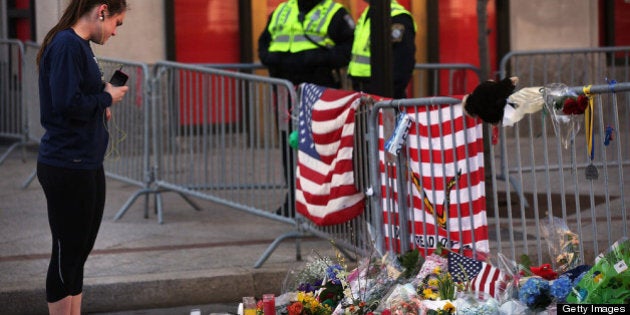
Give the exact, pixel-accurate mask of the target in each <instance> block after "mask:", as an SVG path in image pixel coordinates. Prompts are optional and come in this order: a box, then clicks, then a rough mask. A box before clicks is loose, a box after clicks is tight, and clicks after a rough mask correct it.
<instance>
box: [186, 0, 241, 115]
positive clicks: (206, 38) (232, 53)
mask: <svg viewBox="0 0 630 315" xmlns="http://www.w3.org/2000/svg"><path fill="white" fill-rule="evenodd" d="M174 9H175V59H176V61H178V62H184V63H197V64H207V63H239V62H240V46H239V45H240V43H239V29H238V27H239V23H238V1H225V0H177V1H174ZM179 79H180V97H179V100H180V104H179V108H180V119H179V120H180V124H182V125H204V124H217V123H234V122H236V121H238V120H240V117H241V115H240V112H241V110H240V109H239V104H240V102H238V101H237V100H236V98H235V95H238V94H237V91H236V85H235V81H234V80H231V79H225V78H222V77H219V76H199V75H195V74H190V73H182V74H181V75H180V77H179Z"/></svg>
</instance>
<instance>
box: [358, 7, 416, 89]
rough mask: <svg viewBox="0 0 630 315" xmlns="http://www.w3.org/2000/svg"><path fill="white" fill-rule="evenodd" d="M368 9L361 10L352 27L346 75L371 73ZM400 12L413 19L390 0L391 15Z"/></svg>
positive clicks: (402, 8)
mask: <svg viewBox="0 0 630 315" xmlns="http://www.w3.org/2000/svg"><path fill="white" fill-rule="evenodd" d="M368 11H369V10H368V9H366V10H365V11H363V14H361V17H359V21H358V22H357V26H356V28H355V29H354V43H353V44H352V60H350V64H348V75H350V76H353V77H369V76H370V75H371V74H372V68H371V66H370V56H371V51H370V19H368V18H367V13H368ZM400 14H408V15H409V16H411V18H412V20H413V16H412V15H411V12H409V11H407V9H405V7H403V6H402V5H400V4H399V3H398V2H396V1H395V0H392V7H391V16H392V17H394V16H397V15H400ZM413 24H414V28H415V30H416V31H417V29H418V27H417V25H416V22H415V21H414V23H413Z"/></svg>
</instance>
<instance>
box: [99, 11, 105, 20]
mask: <svg viewBox="0 0 630 315" xmlns="http://www.w3.org/2000/svg"><path fill="white" fill-rule="evenodd" d="M100 19H101V21H105V12H101V17H100Z"/></svg>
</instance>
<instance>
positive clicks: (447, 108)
mask: <svg viewBox="0 0 630 315" xmlns="http://www.w3.org/2000/svg"><path fill="white" fill-rule="evenodd" d="M456 98H458V99H461V98H459V97H456ZM400 114H402V115H408V116H409V117H410V118H411V120H412V125H411V127H410V128H409V135H408V136H407V141H406V143H405V145H406V148H404V149H403V150H401V153H400V154H402V155H403V160H404V163H405V164H404V165H400V167H401V168H404V169H403V170H401V171H400V172H399V171H398V170H397V169H396V167H397V164H394V163H392V160H393V159H392V158H391V156H390V154H389V153H386V152H385V151H384V148H383V146H384V143H385V141H386V139H388V137H389V135H385V128H384V126H383V117H382V114H381V119H380V126H379V155H380V157H379V164H380V171H381V196H383V197H382V199H383V202H382V204H383V211H384V214H383V217H384V223H385V228H384V230H385V234H386V235H385V244H386V246H387V247H388V248H389V249H393V250H397V246H399V241H400V239H401V238H402V237H408V238H409V240H410V242H411V248H412V249H413V248H418V249H419V250H420V252H421V253H422V254H424V255H429V254H431V253H433V251H434V250H435V249H436V248H437V246H438V245H442V246H446V247H449V248H453V249H462V248H463V249H470V248H472V247H473V246H474V247H475V249H476V250H477V251H478V252H488V251H489V241H488V223H487V217H486V206H485V184H484V180H485V176H484V158H483V129H482V126H483V125H482V122H481V120H478V119H474V118H471V117H469V116H467V115H465V113H464V112H463V110H462V105H461V104H454V105H446V104H445V105H431V106H423V105H421V106H414V107H407V108H406V110H403V111H402V112H401V113H400ZM400 174H402V175H403V176H404V177H403V178H402V179H401V180H402V181H403V183H402V185H401V187H402V188H403V189H405V191H404V192H400V191H399V186H398V183H397V181H398V180H399V178H398V177H399V175H400ZM400 193H402V194H403V196H402V198H399V194H400ZM399 200H401V201H403V202H405V204H403V205H402V207H401V206H400V205H399V204H398V202H399ZM399 209H409V211H408V215H407V217H408V218H409V222H408V226H409V231H410V233H409V235H400V233H398V232H399V229H398V227H399V226H401V224H404V223H401V222H399V218H398V211H399ZM392 227H393V228H392Z"/></svg>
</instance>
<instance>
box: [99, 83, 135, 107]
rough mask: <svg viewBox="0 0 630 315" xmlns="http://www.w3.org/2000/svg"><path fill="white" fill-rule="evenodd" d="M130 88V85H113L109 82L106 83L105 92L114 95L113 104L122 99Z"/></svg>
mask: <svg viewBox="0 0 630 315" xmlns="http://www.w3.org/2000/svg"><path fill="white" fill-rule="evenodd" d="M128 90H129V87H128V86H113V85H112V84H111V83H109V82H106V83H105V92H107V93H109V95H111V96H112V104H115V103H118V102H120V101H122V99H123V97H124V96H125V94H126V93H127V91H128Z"/></svg>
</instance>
